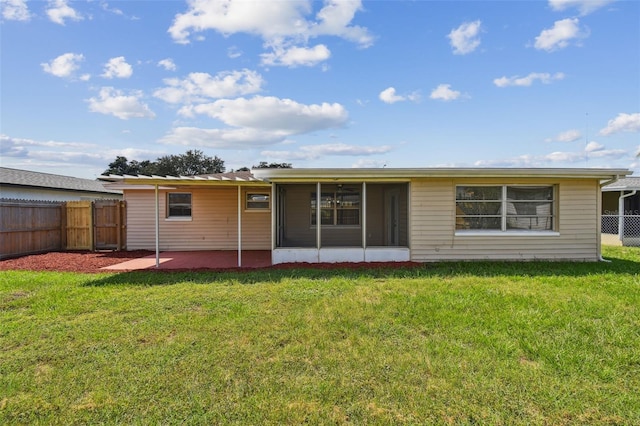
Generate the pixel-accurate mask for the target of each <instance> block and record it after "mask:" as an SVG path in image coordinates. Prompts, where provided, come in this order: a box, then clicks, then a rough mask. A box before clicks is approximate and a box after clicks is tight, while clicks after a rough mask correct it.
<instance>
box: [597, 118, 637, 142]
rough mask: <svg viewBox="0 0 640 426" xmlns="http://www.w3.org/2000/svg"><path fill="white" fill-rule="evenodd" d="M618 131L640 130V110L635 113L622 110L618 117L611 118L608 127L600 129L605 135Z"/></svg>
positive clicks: (633, 131) (632, 131)
mask: <svg viewBox="0 0 640 426" xmlns="http://www.w3.org/2000/svg"><path fill="white" fill-rule="evenodd" d="M618 132H631V133H635V132H640V112H636V113H633V114H626V113H623V112H621V113H620V114H618V116H617V117H616V118H614V119H611V120H609V122H608V123H607V127H605V128H604V129H602V130H600V134H601V135H603V136H607V135H611V134H614V133H618Z"/></svg>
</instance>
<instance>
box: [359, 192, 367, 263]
mask: <svg viewBox="0 0 640 426" xmlns="http://www.w3.org/2000/svg"><path fill="white" fill-rule="evenodd" d="M360 211H361V212H362V248H363V249H365V250H366V249H367V182H362V206H361V209H360ZM365 259H366V256H365Z"/></svg>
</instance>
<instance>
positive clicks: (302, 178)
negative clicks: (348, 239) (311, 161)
mask: <svg viewBox="0 0 640 426" xmlns="http://www.w3.org/2000/svg"><path fill="white" fill-rule="evenodd" d="M252 173H253V174H254V175H255V176H256V177H258V178H261V179H266V180H269V181H272V182H292V181H297V182H308V181H314V182H319V181H320V182H321V181H349V180H367V181H376V180H377V181H386V182H388V181H393V180H394V179H395V180H398V181H409V180H411V179H420V178H463V177H464V178H514V177H518V178H528V177H544V178H574V179H578V178H580V179H611V178H619V177H623V176H627V175H630V174H631V171H630V170H628V169H589V168H581V169H577V168H569V169H562V168H554V169H549V168H544V169H543V168H527V169H515V168H499V169H498V168H420V169H386V168H378V169H255V170H252Z"/></svg>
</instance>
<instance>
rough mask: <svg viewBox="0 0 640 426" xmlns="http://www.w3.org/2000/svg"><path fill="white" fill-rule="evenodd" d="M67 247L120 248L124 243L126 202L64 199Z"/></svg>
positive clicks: (86, 248) (80, 248) (71, 248)
mask: <svg viewBox="0 0 640 426" xmlns="http://www.w3.org/2000/svg"><path fill="white" fill-rule="evenodd" d="M66 206H67V208H66V216H67V250H122V249H123V248H125V247H126V243H125V241H126V210H125V202H124V201H119V200H95V201H67V203H66Z"/></svg>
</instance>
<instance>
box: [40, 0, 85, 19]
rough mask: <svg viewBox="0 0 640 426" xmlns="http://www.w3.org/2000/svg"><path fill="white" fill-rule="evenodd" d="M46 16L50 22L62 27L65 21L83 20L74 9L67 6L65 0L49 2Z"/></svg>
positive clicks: (51, 0) (50, 0)
mask: <svg viewBox="0 0 640 426" xmlns="http://www.w3.org/2000/svg"><path fill="white" fill-rule="evenodd" d="M47 16H49V19H50V20H51V22H55V23H56V24H60V25H64V24H65V20H66V19H70V20H72V21H81V20H82V19H84V18H83V17H82V15H80V14H79V13H78V12H77V11H76V10H75V9H73V8H72V7H71V6H69V4H68V1H67V0H49V8H48V9H47Z"/></svg>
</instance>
